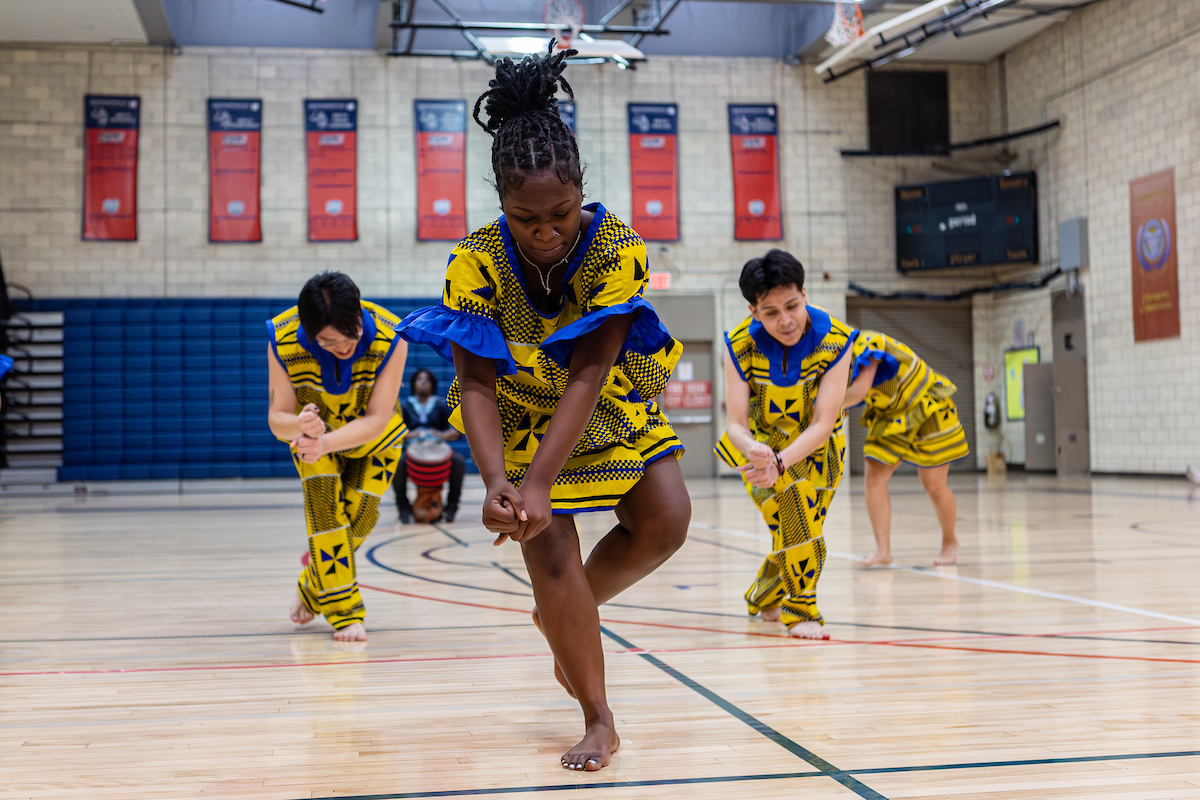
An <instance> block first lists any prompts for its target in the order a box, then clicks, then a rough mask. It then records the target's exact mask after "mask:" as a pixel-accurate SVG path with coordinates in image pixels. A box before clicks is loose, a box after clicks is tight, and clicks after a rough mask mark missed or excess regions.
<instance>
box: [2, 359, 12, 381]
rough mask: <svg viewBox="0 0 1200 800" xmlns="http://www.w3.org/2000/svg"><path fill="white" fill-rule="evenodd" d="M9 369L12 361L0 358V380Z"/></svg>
mask: <svg viewBox="0 0 1200 800" xmlns="http://www.w3.org/2000/svg"><path fill="white" fill-rule="evenodd" d="M10 369H12V359H11V358H9V357H8V356H0V378H3V377H4V376H5V374H7V373H8V371H9V370H10Z"/></svg>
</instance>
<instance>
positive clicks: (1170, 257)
mask: <svg viewBox="0 0 1200 800" xmlns="http://www.w3.org/2000/svg"><path fill="white" fill-rule="evenodd" d="M1129 217H1130V219H1129V228H1130V233H1131V235H1132V245H1133V248H1132V249H1133V264H1132V266H1133V340H1134V341H1135V342H1144V341H1149V340H1151V339H1177V338H1179V265H1178V262H1177V259H1176V256H1175V253H1176V251H1177V250H1178V249H1179V243H1178V242H1177V241H1176V237H1177V236H1178V230H1177V229H1176V227H1175V170H1174V169H1173V168H1172V169H1168V170H1164V171H1163V172H1156V173H1155V174H1153V175H1147V176H1146V177H1144V178H1138V179H1137V180H1134V181H1130V182H1129Z"/></svg>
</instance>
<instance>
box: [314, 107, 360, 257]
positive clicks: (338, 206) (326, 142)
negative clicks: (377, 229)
mask: <svg viewBox="0 0 1200 800" xmlns="http://www.w3.org/2000/svg"><path fill="white" fill-rule="evenodd" d="M304 130H305V134H304V135H305V139H306V142H305V144H306V146H307V147H306V149H307V151H308V240H309V241H310V242H353V241H356V240H357V239H358V179H357V172H358V163H357V161H358V150H357V131H358V102H357V101H355V100H305V101H304Z"/></svg>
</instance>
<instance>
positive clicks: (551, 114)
mask: <svg viewBox="0 0 1200 800" xmlns="http://www.w3.org/2000/svg"><path fill="white" fill-rule="evenodd" d="M576 52H577V51H575V50H569V49H568V50H558V51H556V50H555V40H553V39H551V40H550V47H549V48H547V50H546V54H545V55H529V56H525V57H524V58H522V59H521V61H520V62H519V63H514V62H513V60H512V59H511V58H503V59H501V60H500V61H498V62H496V77H495V78H493V79H492V80H490V81H488V86H489V87H491V88H489V89H488V90H487V91H486V92H484V93H483V94H481V95H479V99H478V100H476V101H475V112H474V114H473V115H472V116H473V117H474V119H475V122H476V123H478V124H479V127H481V128H483V129H484V130H485V131H487V132H488V135H490V136H491V137H492V171H493V172H494V173H495V174H496V183H495V186H496V192H497V194H499V195H500V199H501V200H503V199H504V191H505V189H507V188H509V187H513V188H515V187H519V186H520V185H521V183H522V182H524V180H525V178H526V176H529V175H536V174H539V173H542V172H545V171H546V170H554V171H555V172H556V173H557V174H558V178H559V180H561V181H562V182H563V183H564V184H566V183H573V184H575V185H576V186H578V187H579V188H580V189H581V190H582V189H583V164H582V162H581V161H580V159H579V145H578V144H577V143H576V142H575V134H574V133H572V131H571V129H570V128H568V127H567V123H565V122H563V120H562V117H560V116H559V114H558V101H557V100H555V99H554V95H555V93H556V92H557V91H558V87H560V86H561V87H562V89H563V91H564V92H566V93H567V96H568V97H570V98H571V99H572V100H574V99H575V93H574V92H573V91H571V84H569V83H567V79H566V78H564V77H563V76H562V73H563V70H564V69H566V67H567V64H566V59H567V58H569V57H570V56H573V55H575V54H576ZM484 101H487V104H486V106H484ZM481 107H483V108H484V110H485V111H486V112H487V116H488V119H487V122H484V121H483V120H482V119H480V118H479V109H480V108H481Z"/></svg>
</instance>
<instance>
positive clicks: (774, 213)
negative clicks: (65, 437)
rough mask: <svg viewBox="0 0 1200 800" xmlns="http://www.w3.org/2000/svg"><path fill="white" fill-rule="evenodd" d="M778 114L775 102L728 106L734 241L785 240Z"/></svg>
mask: <svg viewBox="0 0 1200 800" xmlns="http://www.w3.org/2000/svg"><path fill="white" fill-rule="evenodd" d="M778 134H779V115H778V114H777V113H776V108H775V105H774V103H772V104H770V105H761V106H740V105H732V104H730V106H729V135H730V140H731V144H732V146H733V207H734V212H733V238H735V239H739V240H756V239H765V240H775V239H782V238H783V215H782V212H781V210H780V209H781V206H780V202H779V154H778V150H777V145H776V140H777V138H778Z"/></svg>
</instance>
